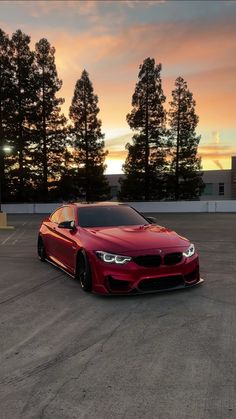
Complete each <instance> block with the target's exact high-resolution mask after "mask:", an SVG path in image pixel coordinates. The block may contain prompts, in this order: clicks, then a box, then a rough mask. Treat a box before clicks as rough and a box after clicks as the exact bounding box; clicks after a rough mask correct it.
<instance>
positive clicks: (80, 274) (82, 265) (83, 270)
mask: <svg viewBox="0 0 236 419" xmlns="http://www.w3.org/2000/svg"><path fill="white" fill-rule="evenodd" d="M75 277H76V279H78V281H79V282H80V285H81V288H82V290H83V291H86V292H90V291H92V276H91V269H90V265H89V261H88V257H87V255H86V253H85V251H82V252H80V253H79V254H78V256H77V264H76V274H75Z"/></svg>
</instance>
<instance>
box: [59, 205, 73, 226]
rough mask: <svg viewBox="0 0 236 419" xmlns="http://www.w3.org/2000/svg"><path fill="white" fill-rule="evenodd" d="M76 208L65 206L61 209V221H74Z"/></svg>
mask: <svg viewBox="0 0 236 419" xmlns="http://www.w3.org/2000/svg"><path fill="white" fill-rule="evenodd" d="M74 219H75V216H74V210H73V208H71V207H64V208H62V209H61V213H60V217H59V223H62V222H63V221H74Z"/></svg>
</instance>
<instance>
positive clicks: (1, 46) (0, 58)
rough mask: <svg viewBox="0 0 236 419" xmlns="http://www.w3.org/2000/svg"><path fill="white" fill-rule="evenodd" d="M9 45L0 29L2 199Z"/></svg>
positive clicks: (9, 90)
mask: <svg viewBox="0 0 236 419" xmlns="http://www.w3.org/2000/svg"><path fill="white" fill-rule="evenodd" d="M10 57H11V45H10V41H9V37H8V36H7V35H6V34H5V33H4V32H3V31H2V30H1V29H0V189H1V196H2V199H3V200H5V199H6V170H7V167H6V166H7V162H6V158H5V153H4V146H8V145H10V142H9V139H10V137H9V121H10V118H11V106H10V95H11V89H12V86H11V78H12V69H11V64H10Z"/></svg>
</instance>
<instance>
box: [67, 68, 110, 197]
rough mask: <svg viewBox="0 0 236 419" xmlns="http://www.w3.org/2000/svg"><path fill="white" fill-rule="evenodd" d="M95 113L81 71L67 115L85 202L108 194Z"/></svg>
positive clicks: (90, 89)
mask: <svg viewBox="0 0 236 419" xmlns="http://www.w3.org/2000/svg"><path fill="white" fill-rule="evenodd" d="M98 113H99V108H98V97H97V95H95V94H94V90H93V85H92V83H91V81H90V79H89V75H88V73H87V71H86V70H84V71H83V72H82V75H81V78H80V79H79V80H78V81H77V83H76V85H75V91H74V96H73V99H72V103H71V107H70V111H69V116H70V119H71V121H72V124H73V127H72V129H71V134H72V135H71V139H72V141H71V145H72V146H73V147H74V148H75V150H77V151H78V156H77V157H76V156H75V162H76V163H77V164H78V177H77V185H78V188H79V189H80V194H81V195H82V196H84V197H85V199H86V201H91V200H101V199H104V198H106V197H107V196H108V194H109V186H108V183H107V181H106V178H105V175H104V170H105V168H106V166H105V165H104V161H105V157H106V155H107V152H105V151H104V141H103V138H104V135H103V134H102V132H101V121H100V120H99V119H98V117H97V115H98Z"/></svg>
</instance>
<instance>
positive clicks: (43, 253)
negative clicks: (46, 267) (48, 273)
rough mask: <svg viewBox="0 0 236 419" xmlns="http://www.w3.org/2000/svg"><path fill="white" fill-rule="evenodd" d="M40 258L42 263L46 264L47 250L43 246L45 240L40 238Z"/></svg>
mask: <svg viewBox="0 0 236 419" xmlns="http://www.w3.org/2000/svg"><path fill="white" fill-rule="evenodd" d="M38 257H39V260H41V262H45V260H46V258H47V254H46V250H45V247H44V244H43V239H42V237H40V236H39V238H38Z"/></svg>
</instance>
